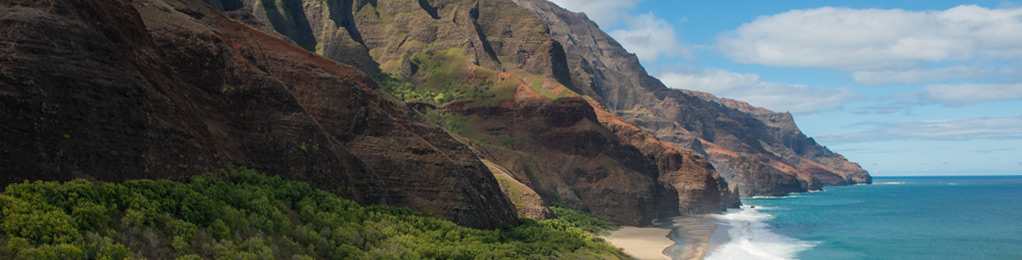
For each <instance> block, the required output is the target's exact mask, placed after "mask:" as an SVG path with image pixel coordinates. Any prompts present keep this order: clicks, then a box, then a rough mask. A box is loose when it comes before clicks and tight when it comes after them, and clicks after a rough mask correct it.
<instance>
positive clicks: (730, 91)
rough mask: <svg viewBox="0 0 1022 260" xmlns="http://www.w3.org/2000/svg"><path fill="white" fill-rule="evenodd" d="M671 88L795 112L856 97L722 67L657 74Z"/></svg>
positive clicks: (851, 93) (826, 107)
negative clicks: (700, 92)
mask: <svg viewBox="0 0 1022 260" xmlns="http://www.w3.org/2000/svg"><path fill="white" fill-rule="evenodd" d="M659 78H660V79H661V81H663V82H664V84H665V85H667V86H669V87H671V88H680V89H689V90H696V91H703V92H709V93H711V94H714V95H716V96H720V97H726V98H731V99H737V100H741V101H745V102H748V103H749V104H752V105H754V106H760V107H765V108H767V109H770V110H774V111H787V112H791V113H795V114H811V113H816V112H821V111H825V110H829V109H836V108H840V107H842V106H844V104H845V103H847V102H849V101H852V100H855V99H857V98H859V95H858V94H857V93H856V92H855V91H853V90H852V89H849V88H814V87H810V86H806V85H800V84H786V83H777V82H763V81H761V80H760V77H759V75H756V74H749V73H746V74H741V73H735V72H731V71H727V70H722V69H703V70H688V71H681V72H671V73H666V74H664V75H661V76H660V77H659Z"/></svg>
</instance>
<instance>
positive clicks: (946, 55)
mask: <svg viewBox="0 0 1022 260" xmlns="http://www.w3.org/2000/svg"><path fill="white" fill-rule="evenodd" d="M1018 32H1022V8H1012V9H989V8H984V7H979V6H974V5H963V6H958V7H955V8H951V9H948V10H943V11H907V10H900V9H850V8H834V7H824V8H817V9H809V10H792V11H788V12H785V13H781V14H777V15H772V16H763V17H759V18H757V19H756V20H754V21H752V22H750V23H746V24H743V25H742V26H740V27H739V28H737V29H735V30H734V31H731V32H727V33H725V34H722V35H721V36H720V37H718V39H717V44H716V47H717V48H718V49H719V50H720V51H721V52H723V53H724V55H726V56H728V57H729V58H731V59H732V60H735V61H737V62H742V63H756V64H764V65H773V66H789V67H813V68H832V69H841V70H849V71H859V70H884V69H906V68H914V67H916V66H918V65H919V64H920V63H925V62H937V61H948V60H964V59H972V58H976V57H993V58H997V59H1016V58H1020V57H1022V37H1018Z"/></svg>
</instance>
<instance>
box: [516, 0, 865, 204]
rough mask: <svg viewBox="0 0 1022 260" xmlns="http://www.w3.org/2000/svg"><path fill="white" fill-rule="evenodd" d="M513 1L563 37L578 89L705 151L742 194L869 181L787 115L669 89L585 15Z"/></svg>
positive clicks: (539, 1) (535, 1)
mask: <svg viewBox="0 0 1022 260" xmlns="http://www.w3.org/2000/svg"><path fill="white" fill-rule="evenodd" d="M515 2H516V3H518V4H519V5H520V6H522V7H523V8H526V9H529V10H531V11H532V12H534V13H535V14H537V15H538V16H539V17H541V18H542V19H543V20H544V21H545V22H546V23H547V25H548V27H549V28H550V33H551V34H552V35H553V36H554V38H555V39H556V40H557V41H558V42H560V43H562V45H563V46H564V49H565V53H566V55H567V60H568V62H567V64H568V65H569V67H570V74H571V82H572V86H573V87H574V88H575V89H577V91H578V92H580V93H584V94H586V95H590V96H592V97H593V98H594V99H596V100H598V101H601V102H602V104H603V105H605V106H606V107H607V108H608V110H609V111H611V112H613V113H614V114H615V115H617V116H619V117H621V118H623V119H625V120H627V121H629V122H631V123H634V124H635V125H638V126H640V127H642V129H644V130H646V131H648V132H651V133H653V134H654V135H656V136H657V137H659V138H661V139H662V140H664V141H667V142H670V143H672V144H675V145H677V146H679V147H687V148H692V149H693V150H697V151H703V152H704V153H705V154H706V155H707V157H708V158H709V160H710V162H712V163H713V164H714V166H715V167H716V168H717V170H718V171H720V173H721V175H723V176H725V178H726V179H728V180H729V183H730V184H732V186H734V187H733V188H737V189H738V190H740V192H741V194H742V195H743V196H754V195H780V194H786V193H789V192H803V191H807V190H815V189H819V186H820V185H821V184H822V185H847V184H855V183H870V182H871V178H870V177H869V174H868V173H866V171H865V170H863V169H862V168H861V167H859V165H858V164H855V163H852V162H848V161H847V160H846V159H845V158H844V157H842V156H841V155H839V154H836V153H833V152H830V151H829V150H827V149H826V148H824V147H821V146H820V145H818V144H816V142H815V141H814V140H812V138H808V137H806V136H805V135H804V134H802V133H801V132H800V131H799V130H798V128H797V127H796V126H795V124H794V121H793V120H792V119H791V115H790V114H786V113H785V114H781V113H774V112H772V111H768V110H765V109H762V108H755V107H752V106H750V105H748V104H746V103H743V102H739V101H734V100H726V99H718V98H716V97H713V96H712V95H709V94H706V93H696V92H691V91H684V90H674V89H668V88H667V87H665V86H664V85H663V83H661V82H660V81H659V80H657V79H655V78H652V77H650V76H649V75H648V74H647V73H646V71H645V70H644V69H643V68H642V66H641V65H640V64H639V61H638V59H637V58H636V57H635V55H633V54H630V53H627V51H626V50H624V48H622V47H621V45H620V44H618V43H617V42H616V41H614V40H613V39H612V38H611V37H610V36H608V35H607V34H606V33H604V32H602V31H600V29H599V28H598V27H597V26H596V24H595V23H593V22H592V21H590V20H588V19H587V18H586V16H585V15H584V14H579V13H572V12H570V11H567V10H564V9H562V8H560V7H558V6H556V5H554V4H552V3H549V2H547V1H543V0H515Z"/></svg>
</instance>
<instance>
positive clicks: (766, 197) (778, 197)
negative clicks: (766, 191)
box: [752, 195, 789, 199]
mask: <svg viewBox="0 0 1022 260" xmlns="http://www.w3.org/2000/svg"><path fill="white" fill-rule="evenodd" d="M788 197H789V196H787V195H785V196H752V198H753V199H783V198H788Z"/></svg>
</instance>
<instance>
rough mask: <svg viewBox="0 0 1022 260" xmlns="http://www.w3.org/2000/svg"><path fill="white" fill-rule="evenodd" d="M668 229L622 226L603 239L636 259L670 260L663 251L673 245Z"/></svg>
mask: <svg viewBox="0 0 1022 260" xmlns="http://www.w3.org/2000/svg"><path fill="white" fill-rule="evenodd" d="M671 231H672V229H670V228H661V227H632V226H622V227H621V229H618V230H614V231H611V232H610V235H609V236H605V237H603V238H604V239H606V240H607V242H609V243H611V244H613V245H614V246H616V247H617V248H621V249H622V250H624V251H625V253H627V254H629V255H631V256H633V257H635V258H636V259H643V260H645V259H668V260H669V259H671V258H670V257H668V256H667V255H665V254H663V252H664V250H666V249H667V248H668V247H671V246H672V245H674V244H675V242H674V240H671V239H670V238H669V237H668V235H669V234H670V233H671Z"/></svg>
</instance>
